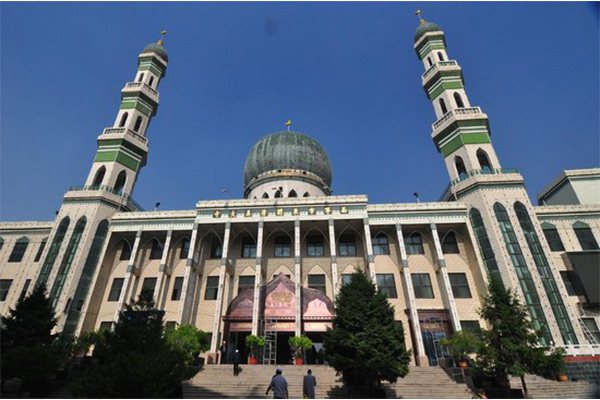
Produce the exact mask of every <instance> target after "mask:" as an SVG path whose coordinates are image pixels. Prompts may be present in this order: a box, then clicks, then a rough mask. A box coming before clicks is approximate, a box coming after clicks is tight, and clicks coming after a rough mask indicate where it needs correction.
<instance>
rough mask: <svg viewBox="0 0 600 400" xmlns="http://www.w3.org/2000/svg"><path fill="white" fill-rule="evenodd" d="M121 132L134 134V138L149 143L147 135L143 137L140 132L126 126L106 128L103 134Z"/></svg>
mask: <svg viewBox="0 0 600 400" xmlns="http://www.w3.org/2000/svg"><path fill="white" fill-rule="evenodd" d="M120 133H124V134H126V135H130V136H133V138H134V139H137V140H139V141H140V142H142V143H144V144H147V143H148V139H146V138H145V137H143V136H142V135H140V134H139V133H135V132H134V131H132V130H131V129H129V128H126V127H124V126H123V127H118V128H114V127H111V128H104V130H103V131H102V134H103V135H110V134H120Z"/></svg>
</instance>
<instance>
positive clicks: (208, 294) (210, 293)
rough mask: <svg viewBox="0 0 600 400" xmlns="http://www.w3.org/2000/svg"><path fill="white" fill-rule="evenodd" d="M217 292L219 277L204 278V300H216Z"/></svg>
mask: <svg viewBox="0 0 600 400" xmlns="http://www.w3.org/2000/svg"><path fill="white" fill-rule="evenodd" d="M218 291H219V277H218V276H209V277H208V278H206V291H205V292H204V300H216V299H217V292H218Z"/></svg>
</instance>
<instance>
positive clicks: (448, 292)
mask: <svg viewBox="0 0 600 400" xmlns="http://www.w3.org/2000/svg"><path fill="white" fill-rule="evenodd" d="M430 226H431V233H432V235H433V242H434V244H435V253H436V255H437V260H438V271H437V272H438V273H439V274H438V278H441V279H438V281H439V284H440V291H441V292H442V299H443V300H444V302H445V303H446V307H447V308H448V310H449V311H450V319H451V320H452V328H453V329H454V331H455V332H458V331H460V330H461V329H462V328H461V326H460V318H459V317H458V310H457V309H456V302H455V301H454V293H452V285H451V284H450V277H449V276H448V270H447V269H446V260H445V259H444V253H443V252H442V245H441V244H440V237H439V235H438V231H437V226H436V224H435V223H434V222H432V223H431V224H430Z"/></svg>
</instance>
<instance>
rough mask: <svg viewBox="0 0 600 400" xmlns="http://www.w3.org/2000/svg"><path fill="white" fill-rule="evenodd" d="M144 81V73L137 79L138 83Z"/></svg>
mask: <svg viewBox="0 0 600 400" xmlns="http://www.w3.org/2000/svg"><path fill="white" fill-rule="evenodd" d="M143 80H144V73H141V74H140V77H139V78H138V82H141V81H143Z"/></svg>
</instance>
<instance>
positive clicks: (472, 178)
mask: <svg viewBox="0 0 600 400" xmlns="http://www.w3.org/2000/svg"><path fill="white" fill-rule="evenodd" d="M522 183H523V176H521V174H520V173H519V170H517V169H516V168H495V169H491V168H485V169H473V170H471V171H469V172H466V173H464V174H461V176H460V177H458V178H456V179H454V180H452V181H451V182H450V183H449V184H448V186H447V187H446V189H445V190H444V192H443V193H442V195H441V196H440V198H439V200H438V201H448V200H452V199H456V195H457V194H460V193H461V192H462V191H464V190H465V189H467V188H470V187H471V186H473V185H481V186H483V185H498V184H522Z"/></svg>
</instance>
